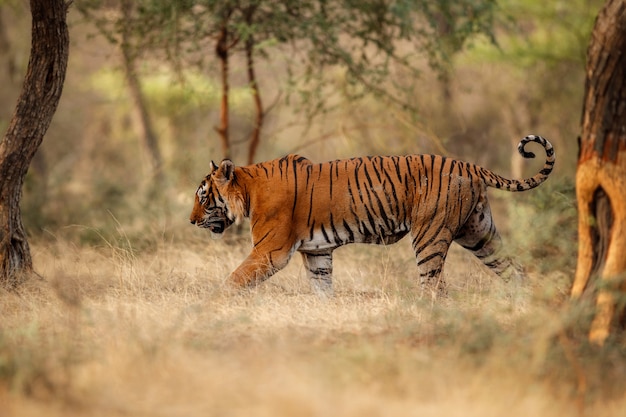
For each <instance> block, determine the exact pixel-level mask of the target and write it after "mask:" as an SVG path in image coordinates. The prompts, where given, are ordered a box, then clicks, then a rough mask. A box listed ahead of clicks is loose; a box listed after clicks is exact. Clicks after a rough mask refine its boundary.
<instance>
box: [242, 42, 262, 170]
mask: <svg viewBox="0 0 626 417" xmlns="http://www.w3.org/2000/svg"><path fill="white" fill-rule="evenodd" d="M253 47H254V40H253V39H252V36H250V38H249V39H248V40H247V41H246V62H247V66H248V82H249V83H250V89H251V90H252V98H253V100H254V108H255V109H256V120H255V121H254V126H253V128H252V133H251V134H250V145H249V148H248V164H249V165H251V164H253V163H254V160H255V158H256V151H257V149H258V147H259V143H260V142H261V128H262V127H263V117H264V113H263V103H262V102H261V94H260V93H259V85H258V82H257V80H256V75H255V73H254V57H253V55H252V53H253Z"/></svg>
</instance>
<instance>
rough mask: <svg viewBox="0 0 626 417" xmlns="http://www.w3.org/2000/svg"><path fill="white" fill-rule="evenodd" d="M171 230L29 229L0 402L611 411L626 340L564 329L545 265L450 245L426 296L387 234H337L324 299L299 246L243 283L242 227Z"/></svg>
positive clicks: (7, 411) (74, 409)
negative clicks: (502, 265)
mask: <svg viewBox="0 0 626 417" xmlns="http://www.w3.org/2000/svg"><path fill="white" fill-rule="evenodd" d="M176 234H178V235H179V236H178V237H179V238H180V237H183V236H182V235H183V234H184V235H185V236H184V240H185V241H186V243H184V244H183V243H180V242H179V239H177V238H171V239H164V238H163V237H160V238H159V237H156V238H154V242H155V243H154V245H152V246H151V247H147V248H145V249H141V250H139V249H134V248H133V247H132V244H131V243H130V241H128V240H126V237H125V236H124V233H123V230H120V231H119V235H120V239H119V240H118V241H117V243H112V242H111V241H109V240H106V239H104V238H102V244H101V245H100V246H95V247H85V246H76V245H73V244H70V243H68V242H67V241H66V240H63V239H60V240H58V241H56V242H51V241H48V242H41V243H36V244H35V245H34V256H35V260H36V264H37V265H38V268H39V270H40V271H41V272H42V274H43V275H44V277H45V281H39V282H31V283H30V284H29V285H28V286H26V287H24V288H22V289H21V290H20V291H19V292H18V293H2V294H0V314H1V315H2V328H1V330H0V415H2V416H40V415H47V416H87V415H88V416H196V415H197V416H200V415H202V416H252V415H254V416H278V417H280V416H327V415H333V416H364V415H365V416H390V415H393V416H405V415H406V416H413V415H415V416H417V415H419V416H430V415H432V416H440V415H447V416H455V415H458V416H474V415H475V416H481V417H483V416H501V415H508V416H516V415H519V416H528V415H533V416H563V415H576V414H577V413H582V414H584V415H593V416H612V415H617V412H618V410H623V409H624V407H625V406H626V402H625V400H624V398H623V396H621V394H623V392H624V381H625V380H624V378H623V375H624V372H626V369H625V367H624V363H625V362H624V357H623V350H620V348H619V346H618V345H617V344H615V343H614V344H610V345H609V346H607V347H606V348H605V350H604V351H603V352H598V351H595V350H593V349H592V348H591V347H590V346H587V345H586V342H584V337H577V332H579V330H578V325H574V324H572V322H580V321H581V320H582V321H585V320H586V318H585V312H583V311H569V310H568V308H567V306H566V305H565V304H564V303H563V299H564V298H565V295H566V293H567V290H568V285H569V284H568V280H567V279H566V277H564V276H559V274H555V273H552V274H548V275H542V276H538V275H536V274H531V278H530V280H529V282H528V283H527V284H525V285H518V284H515V283H510V284H506V283H503V282H501V281H499V280H498V279H497V278H496V277H492V276H491V275H489V273H488V272H486V271H485V270H484V269H483V268H482V267H481V266H480V265H479V264H478V263H476V262H475V261H474V260H473V259H471V257H470V256H468V255H467V254H466V253H465V252H464V251H462V250H460V249H458V248H456V249H455V250H453V251H452V253H451V255H450V260H449V263H448V265H447V267H448V269H447V277H448V280H449V281H450V284H451V294H450V297H449V299H448V300H445V301H442V302H439V303H435V304H433V303H431V302H430V298H429V297H427V296H423V295H421V294H420V291H419V288H418V286H417V285H415V283H414V281H413V279H412V277H413V274H412V273H413V272H414V269H413V268H414V266H413V259H412V254H411V253H410V252H411V251H410V247H409V246H410V245H409V244H408V242H406V241H402V242H400V243H399V244H396V245H394V246H391V247H370V246H351V247H346V248H342V249H341V250H339V251H338V252H337V256H336V276H337V279H336V284H337V294H336V296H335V297H334V298H333V299H330V300H321V299H319V298H317V297H316V296H315V295H313V294H312V293H311V291H310V290H309V288H308V283H306V282H305V279H304V273H303V271H302V264H301V261H300V259H294V260H292V262H291V263H290V265H289V266H288V268H287V269H286V270H284V271H282V272H280V273H279V274H278V275H277V276H275V277H274V278H272V279H271V280H269V281H267V282H266V283H264V284H263V285H261V286H260V287H258V288H256V289H253V290H250V291H243V292H241V291H233V290H231V289H229V288H228V287H227V286H225V285H224V278H225V277H226V276H227V274H228V271H230V270H231V269H232V268H234V266H236V264H237V263H238V262H239V261H240V260H241V259H242V258H243V256H244V255H245V252H246V250H247V247H248V243H247V241H245V240H240V241H236V240H230V241H229V240H221V241H212V240H210V239H209V238H208V236H207V234H205V233H203V231H200V230H196V229H194V228H192V227H191V226H183V225H181V227H180V231H179V232H177V233H176ZM163 235H167V234H163ZM578 336H582V335H578ZM622 343H623V341H622ZM620 352H621V353H620ZM620 376H622V377H621V378H620ZM601 389H602V390H605V392H604V393H601V392H600V390H601Z"/></svg>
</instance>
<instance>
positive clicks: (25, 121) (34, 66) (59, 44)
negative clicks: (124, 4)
mask: <svg viewBox="0 0 626 417" xmlns="http://www.w3.org/2000/svg"><path fill="white" fill-rule="evenodd" d="M68 7H69V2H68V3H66V2H65V1H64V0H31V1H30V8H31V15H32V40H31V52H30V60H29V62H28V69H27V70H26V77H25V79H24V84H23V86H22V92H21V94H20V96H19V99H18V102H17V106H16V109H15V112H14V114H13V116H12V118H11V122H10V123H9V126H8V129H7V132H6V134H5V136H4V138H3V140H2V142H0V285H1V286H4V287H6V288H11V287H15V286H16V285H17V284H19V283H20V282H21V281H22V280H24V279H25V278H26V277H27V276H28V275H29V274H30V273H32V272H33V263H32V258H31V255H30V248H29V245H28V241H27V238H26V232H25V230H24V226H23V224H22V219H21V212H20V199H21V197H22V185H23V183H24V177H25V176H26V172H27V171H28V167H29V165H30V162H31V161H32V159H33V156H34V155H35V152H36V151H37V149H38V148H39V145H40V144H41V142H42V140H43V136H44V134H45V133H46V131H47V130H48V127H49V126H50V123H51V121H52V117H53V116H54V113H55V111H56V109H57V106H58V104H59V100H60V98H61V93H62V91H63V83H64V81H65V72H66V69H67V61H68V57H69V32H68V28H67V23H66V15H67V10H68Z"/></svg>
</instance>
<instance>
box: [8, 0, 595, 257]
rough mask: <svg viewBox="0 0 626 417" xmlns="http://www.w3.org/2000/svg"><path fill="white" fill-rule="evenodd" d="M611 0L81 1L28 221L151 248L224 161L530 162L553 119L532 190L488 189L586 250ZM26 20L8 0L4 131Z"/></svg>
mask: <svg viewBox="0 0 626 417" xmlns="http://www.w3.org/2000/svg"><path fill="white" fill-rule="evenodd" d="M352 3H354V4H352ZM387 3H389V4H391V6H392V7H391V8H388V9H386V10H387V11H386V12H384V13H382V14H380V13H379V9H380V7H382V5H385V4H387ZM602 3H603V2H602V1H601V0H571V1H551V2H545V1H539V0H526V1H520V0H500V1H491V0H490V1H478V0H475V1H469V0H464V1H457V2H453V1H444V0H439V1H435V2H423V3H422V2H418V1H413V2H402V1H397V2H381V1H367V2H350V1H337V2H323V1H322V2H319V1H317V2H308V1H305V2H291V1H285V2H273V1H252V2H244V1H236V2H235V1H223V2H215V1H209V0H207V1H182V0H181V1H170V2H164V1H157V0H151V1H148V0H142V1H138V2H132V1H128V0H121V1H114V0H110V1H101V0H83V1H81V0H76V1H75V2H74V4H73V5H72V7H71V8H70V13H69V16H68V21H69V25H70V37H71V47H70V62H69V66H68V72H67V76H66V80H65V87H64V91H63V96H62V99H61V103H60V105H59V108H58V110H57V112H56V115H55V117H54V120H53V123H52V125H51V127H50V129H49V131H48V133H47V135H46V137H45V139H44V142H43V145H42V146H41V148H40V149H39V151H38V153H37V155H36V157H35V159H34V161H33V163H32V165H31V168H30V170H29V172H28V176H27V180H26V185H25V189H24V196H23V199H22V211H23V217H24V224H25V226H26V228H27V230H28V232H29V234H30V236H31V237H32V238H35V239H42V240H46V239H59V238H63V239H68V240H70V241H74V242H76V243H77V244H98V243H101V241H102V238H103V237H107V236H109V235H115V234H119V228H120V226H123V229H124V235H125V236H126V238H128V237H129V238H130V239H131V240H132V241H133V244H134V245H136V246H138V247H141V246H142V245H145V246H150V244H151V237H154V236H155V235H159V236H165V237H166V238H167V239H171V240H178V239H180V240H184V239H185V238H186V237H185V236H186V234H187V229H186V227H187V225H186V224H187V218H188V214H189V211H190V209H191V206H192V204H193V195H194V192H195V189H196V187H197V184H198V183H199V181H200V180H201V179H202V177H203V176H204V175H205V174H206V173H207V172H208V169H209V162H210V161H211V160H215V161H216V162H217V161H219V160H221V159H222V158H223V157H225V156H229V157H230V158H231V159H233V160H234V161H235V163H237V164H247V163H248V161H250V160H252V161H254V162H260V161H263V160H267V159H272V158H275V157H280V156H283V155H285V154H287V153H299V154H302V155H304V156H306V157H308V158H309V159H311V160H313V161H318V162H321V161H324V160H329V159H336V158H343V157H350V156H358V155H368V154H369V155H371V154H408V153H438V154H446V155H449V156H453V157H456V158H460V159H464V160H467V161H471V162H475V163H477V164H480V165H482V166H485V167H487V168H490V169H492V170H494V171H496V172H498V173H500V174H503V175H505V176H512V177H519V176H530V175H533V174H534V173H535V172H536V171H537V170H538V169H539V168H540V167H541V165H542V163H543V152H542V151H540V150H539V151H537V154H538V158H537V159H538V160H537V161H536V162H533V163H529V162H526V161H523V160H522V159H521V157H519V156H518V155H517V151H516V146H517V143H518V141H519V140H520V139H521V138H522V137H523V136H525V135H527V134H539V135H542V136H544V137H546V138H548V139H549V140H550V141H551V142H552V143H553V145H554V146H555V148H556V153H557V165H556V170H555V172H554V174H553V178H551V180H550V181H548V183H546V184H545V185H544V186H542V187H540V188H539V189H537V190H535V191H533V192H530V193H527V194H526V195H524V196H523V197H522V196H520V195H515V196H511V195H502V194H506V193H499V192H494V191H492V192H490V195H491V198H492V200H493V201H494V202H493V203H492V204H493V205H494V208H495V211H496V216H497V217H499V218H502V220H498V222H499V227H500V228H501V229H503V231H504V234H505V235H506V234H508V235H511V236H510V237H512V238H513V239H519V240H521V241H523V240H524V239H526V240H528V239H531V237H529V236H528V233H527V232H526V231H527V227H528V225H530V224H531V223H532V222H534V223H532V224H533V236H532V239H533V241H534V244H533V246H535V245H536V246H537V247H541V251H542V252H541V254H543V255H545V254H546V253H547V254H549V253H550V250H553V251H554V253H563V251H567V252H570V253H571V254H572V256H571V257H567V259H563V260H558V259H557V260H556V262H557V263H558V262H563V263H564V265H563V266H564V267H565V266H567V267H572V265H573V262H574V259H575V256H574V254H575V248H574V246H573V245H574V242H575V229H574V227H575V224H576V223H575V220H574V219H575V204H574V200H573V199H574V191H573V181H574V172H575V162H576V154H577V150H578V145H577V137H578V134H579V128H580V114H581V109H582V93H583V87H584V65H585V53H586V48H587V45H588V42H589V35H590V32H591V28H592V25H593V22H594V19H595V16H596V15H597V13H598V11H599V9H600V7H601V5H602ZM389 4H387V6H388V5H389ZM307 7H308V9H307ZM247 12H250V13H248V14H246V13H247ZM252 12H254V13H255V14H253V13H252ZM229 13H230V14H229ZM303 16H305V17H306V16H308V18H306V19H304V18H303ZM294 17H295V18H296V19H295V20H293V21H291V20H290V19H292V18H294ZM255 19H256V20H255ZM222 30H226V32H223V31H222ZM224 34H225V35H224ZM221 35H224V36H225V37H224V38H220V36H221ZM29 37H30V11H29V8H28V4H27V2H26V1H21V0H0V68H2V70H0V82H1V83H2V86H3V87H2V89H0V106H1V108H0V130H2V131H4V129H6V126H7V124H8V121H9V120H10V118H11V115H12V112H13V109H14V107H15V103H16V99H17V97H18V94H19V91H20V88H21V83H22V80H23V77H24V74H25V71H26V67H27V64H28V56H29V50H30V39H29ZM220 42H222V43H221V44H220ZM220 45H221V46H222V47H223V49H222V51H221V52H222V55H220ZM224 48H226V49H224ZM248 52H250V54H251V55H247V53H248ZM225 53H226V54H227V56H228V61H227V64H228V67H227V69H228V72H227V77H228V86H229V91H228V99H229V100H228V104H229V108H228V115H229V118H228V120H227V125H224V116H223V113H222V112H223V110H224V108H223V102H222V94H223V87H224V84H223V76H224V74H225V72H224V63H225V60H224V59H223V58H224V54H225ZM250 57H253V59H254V60H253V61H250V59H249V58H250ZM250 62H252V63H253V69H254V78H253V79H252V80H253V81H251V78H250V73H249V68H250V67H249V63H250ZM255 86H256V88H254V87H255ZM255 92H256V93H258V94H255ZM256 100H258V101H256ZM261 100H262V109H263V110H262V111H263V113H262V115H263V119H262V125H261V123H259V119H258V116H259V112H258V109H259V107H258V105H259V103H260V102H261ZM224 126H227V128H228V129H227V135H224V133H225V132H224ZM255 134H256V138H257V139H258V147H256V148H255V149H254V150H253V147H251V145H250V144H251V141H252V140H255V139H254V138H255ZM498 212H500V213H503V214H504V216H502V215H501V216H498V214H497V213H498ZM539 215H540V216H539ZM538 217H541V219H542V220H541V222H544V223H545V225H543V227H541V228H538V227H536V226H537V218H538ZM507 219H508V220H507ZM512 222H515V224H512ZM542 224H543V223H542ZM524 225H526V227H524ZM182 226H184V227H185V229H182V231H181V227H182ZM189 227H190V229H189V233H191V226H189ZM194 233H195V232H194ZM544 234H545V236H544ZM148 237H150V238H148ZM551 248H552V249H551ZM535 255H537V254H535ZM570 258H571V259H570Z"/></svg>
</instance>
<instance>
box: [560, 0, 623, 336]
mask: <svg viewBox="0 0 626 417" xmlns="http://www.w3.org/2000/svg"><path fill="white" fill-rule="evenodd" d="M586 73H587V77H586V80H585V96H584V103H583V114H582V135H581V138H580V152H579V157H578V166H577V171H576V192H577V200H578V210H579V213H578V216H579V220H578V239H579V242H578V245H579V246H578V264H577V267H576V276H575V278H574V283H573V286H572V297H573V298H575V299H576V298H579V297H580V296H581V295H582V294H583V293H590V294H593V295H594V296H595V297H596V314H595V317H594V320H593V322H592V325H591V329H590V332H589V338H590V340H591V341H593V342H595V343H598V344H603V343H604V341H605V339H606V338H607V337H608V335H609V334H610V331H611V327H612V326H613V325H615V324H617V323H618V322H622V320H618V319H619V318H620V317H621V316H622V315H623V303H619V304H618V303H617V297H616V296H618V295H619V296H620V297H624V296H625V295H626V1H625V0H608V1H607V2H606V4H605V5H604V7H603V8H602V10H601V11H600V14H599V15H598V17H597V19H596V22H595V26H594V29H593V33H592V35H591V42H590V44H589V49H588V51H587V67H586ZM590 284H593V285H590ZM621 330H623V329H621Z"/></svg>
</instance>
